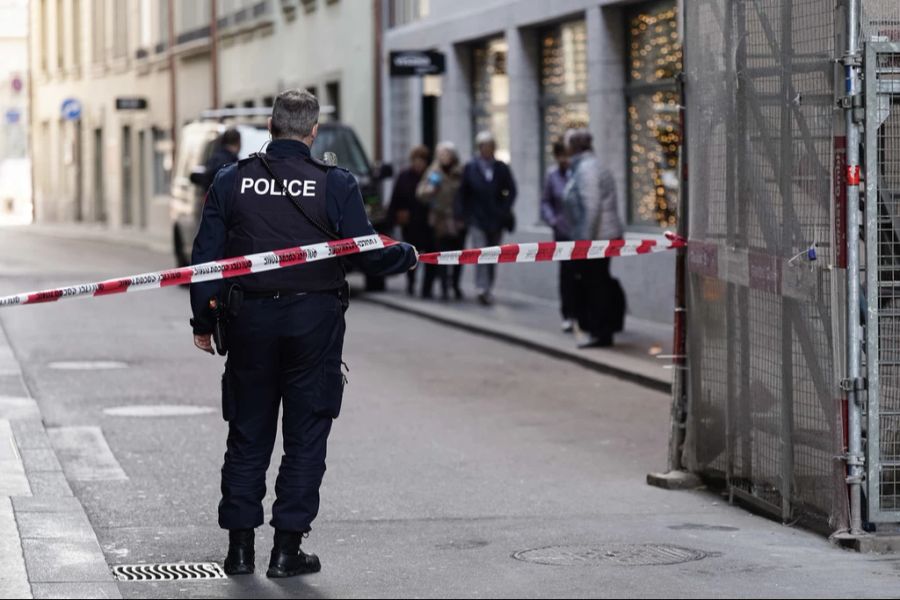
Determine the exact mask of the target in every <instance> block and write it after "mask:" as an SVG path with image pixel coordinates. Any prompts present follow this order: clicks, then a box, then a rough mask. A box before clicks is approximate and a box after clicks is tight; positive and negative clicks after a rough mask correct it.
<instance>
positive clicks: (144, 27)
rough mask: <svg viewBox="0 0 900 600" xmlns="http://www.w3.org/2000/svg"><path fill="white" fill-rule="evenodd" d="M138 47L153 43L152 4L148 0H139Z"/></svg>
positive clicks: (145, 46)
mask: <svg viewBox="0 0 900 600" xmlns="http://www.w3.org/2000/svg"><path fill="white" fill-rule="evenodd" d="M140 9H141V12H140V27H139V30H138V47H139V48H149V47H150V44H152V43H153V5H152V3H151V2H150V0H141V5H140Z"/></svg>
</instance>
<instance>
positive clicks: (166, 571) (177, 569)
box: [112, 563, 225, 581]
mask: <svg viewBox="0 0 900 600" xmlns="http://www.w3.org/2000/svg"><path fill="white" fill-rule="evenodd" d="M112 572H113V575H114V576H115V578H116V580H117V581H175V580H181V579H225V572H224V571H223V570H222V567H220V566H219V565H218V564H216V563H170V564H162V565H116V566H115V567H113V568H112Z"/></svg>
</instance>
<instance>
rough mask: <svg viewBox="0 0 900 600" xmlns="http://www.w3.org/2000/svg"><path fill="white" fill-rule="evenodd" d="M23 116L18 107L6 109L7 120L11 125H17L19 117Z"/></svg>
mask: <svg viewBox="0 0 900 600" xmlns="http://www.w3.org/2000/svg"><path fill="white" fill-rule="evenodd" d="M21 118H22V113H21V112H19V109H18V108H11V109H9V110H8V111H6V122H7V123H9V124H10V125H15V124H16V123H18V122H19V119H21Z"/></svg>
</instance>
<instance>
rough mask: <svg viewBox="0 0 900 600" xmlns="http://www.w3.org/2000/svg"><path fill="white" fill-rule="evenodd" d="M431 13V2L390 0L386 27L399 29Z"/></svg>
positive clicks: (428, 0)
mask: <svg viewBox="0 0 900 600" xmlns="http://www.w3.org/2000/svg"><path fill="white" fill-rule="evenodd" d="M430 12H431V0H390V2H388V27H399V26H400V25H406V24H407V23H412V22H413V21H417V20H419V19H424V18H425V17H427V16H428V14H429V13H430Z"/></svg>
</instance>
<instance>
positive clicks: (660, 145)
mask: <svg viewBox="0 0 900 600" xmlns="http://www.w3.org/2000/svg"><path fill="white" fill-rule="evenodd" d="M676 10H677V9H676V6H675V1H674V0H666V1H661V2H648V3H644V4H642V5H638V6H637V7H635V8H634V9H632V10H629V11H627V12H626V14H625V20H626V22H625V29H626V31H627V33H628V48H627V54H626V55H627V60H628V69H627V71H628V83H627V86H626V96H627V105H628V142H629V144H628V146H629V152H628V155H629V156H628V159H629V165H628V167H629V173H628V192H629V194H628V198H629V218H630V221H631V223H632V224H633V225H648V226H659V227H671V226H673V225H675V213H676V206H677V202H678V194H679V183H680V178H679V176H678V154H679V149H680V147H681V130H680V118H679V94H678V87H677V84H676V77H677V76H678V74H679V73H680V72H681V69H682V51H681V44H680V41H679V39H678V22H677V12H676Z"/></svg>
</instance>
